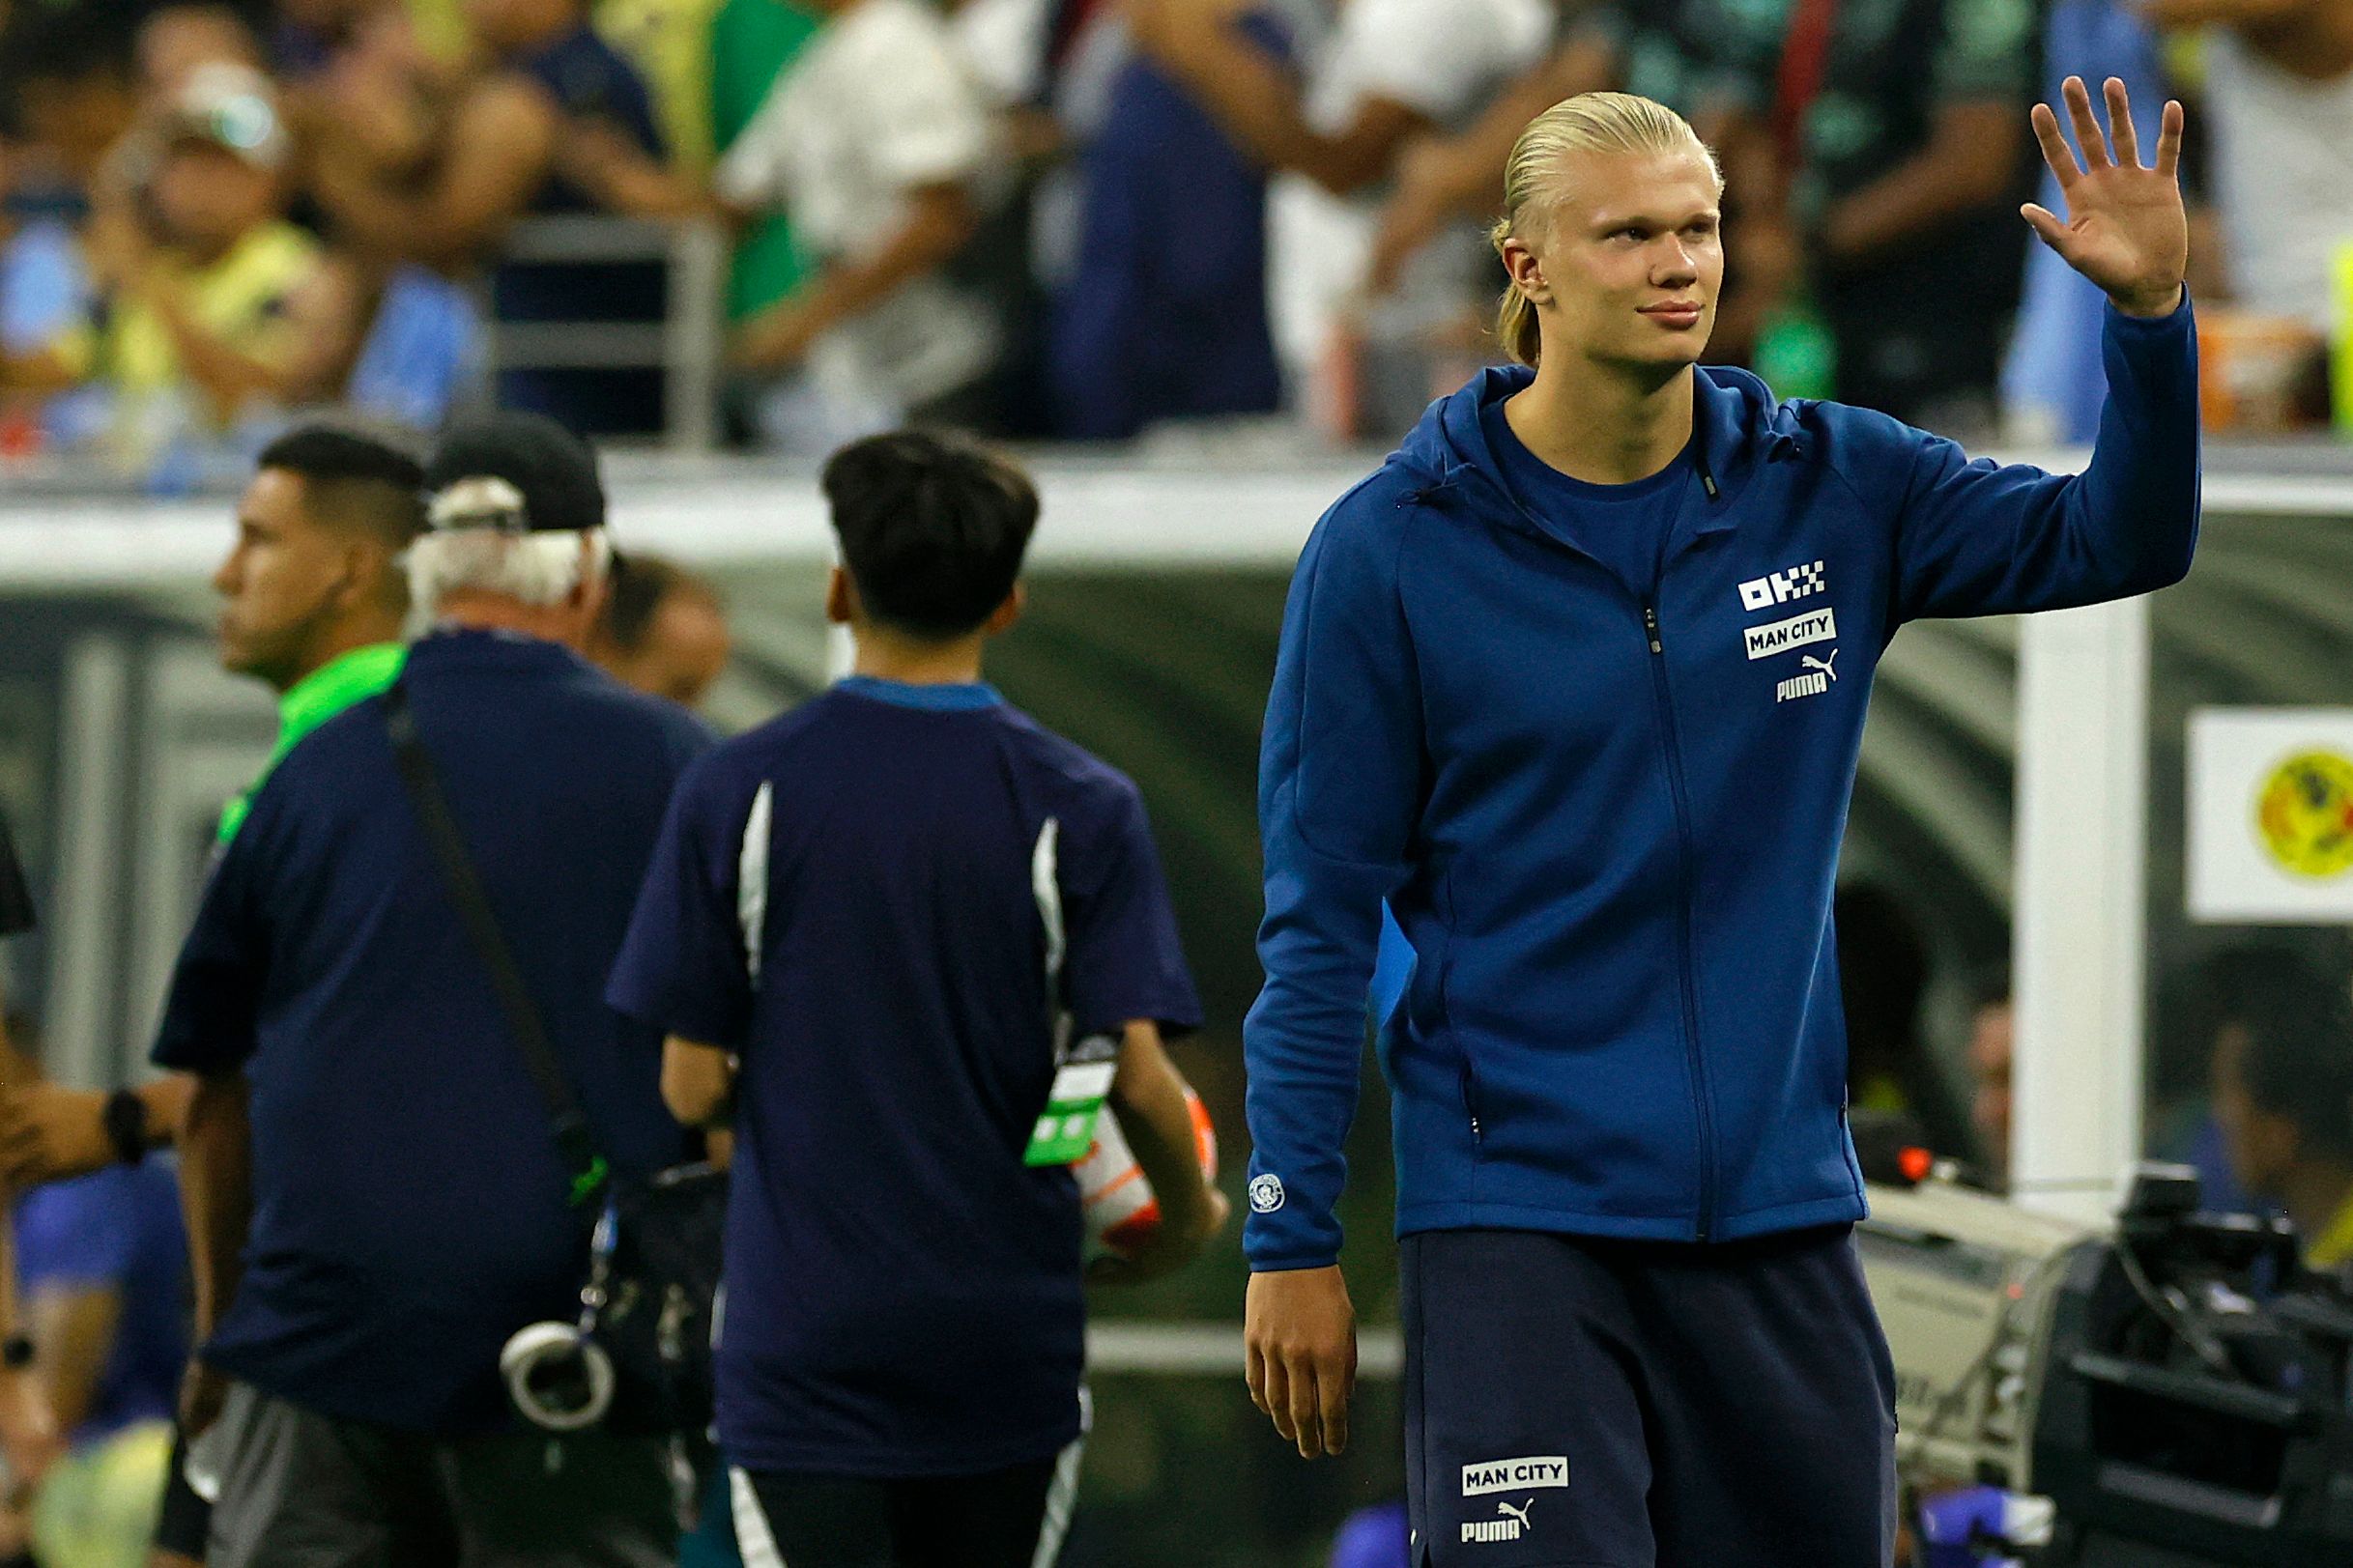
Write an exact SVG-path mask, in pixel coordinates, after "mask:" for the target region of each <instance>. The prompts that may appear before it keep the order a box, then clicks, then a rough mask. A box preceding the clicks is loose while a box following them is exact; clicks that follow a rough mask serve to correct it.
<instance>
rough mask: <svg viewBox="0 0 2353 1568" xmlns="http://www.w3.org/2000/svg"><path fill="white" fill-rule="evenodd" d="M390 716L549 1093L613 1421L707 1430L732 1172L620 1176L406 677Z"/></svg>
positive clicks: (506, 1003) (584, 1323) (453, 888)
mask: <svg viewBox="0 0 2353 1568" xmlns="http://www.w3.org/2000/svg"><path fill="white" fill-rule="evenodd" d="M385 727H386V728H387V730H388V731H389V732H390V735H391V741H392V756H393V760H394V762H395V764H396V765H397V766H398V768H399V770H400V779H401V783H402V784H403V785H405V786H406V787H407V789H408V792H409V799H410V802H411V804H412V805H414V806H415V807H416V816H417V821H418V823H419V825H421V826H422V827H423V829H424V833H425V841H426V842H427V843H429V844H430V845H432V848H433V858H434V860H435V861H436V862H437V863H439V865H440V868H441V872H442V880H443V882H444V884H445V886H446V887H447V889H448V893H449V898H450V901H451V902H452V903H454V904H455V905H456V906H457V912H458V915H459V918H460V919H461V920H462V921H463V922H464V923H465V927H466V934H467V937H468V939H469V940H471V941H472V942H473V947H474V951H475V953H476V954H477V955H479V956H480V958H481V960H482V965H483V967H484V968H485V969H486V970H488V971H489V975H490V982H491V988H492V990H493V991H494V992H496V993H497V996H498V999H499V1011H500V1012H502V1013H503V1014H504V1015H505V1019H506V1027H507V1032H508V1034H509V1035H511V1036H512V1037H513V1039H514V1041H515V1045H516V1048H517V1049H518V1050H520V1051H521V1052H522V1055H523V1063H524V1066H525V1067H526V1068H528V1069H530V1071H531V1081H532V1082H533V1083H534V1084H536V1085H537V1086H538V1090H539V1095H540V1098H542V1099H543V1100H545V1101H546V1102H547V1109H548V1118H549V1123H550V1126H551V1128H552V1131H553V1133H554V1136H555V1140H556V1148H557V1153H558V1155H560V1157H561V1159H562V1161H563V1165H564V1169H565V1172H566V1174H567V1176H568V1178H569V1180H570V1183H571V1192H570V1202H571V1206H572V1208H573V1210H574V1211H575V1212H578V1213H579V1214H580V1215H581V1222H582V1229H583V1230H584V1231H585V1232H588V1234H589V1237H590V1247H589V1262H588V1279H587V1281H586V1282H585V1283H584V1284H583V1286H582V1288H581V1319H580V1331H581V1333H582V1335H583V1336H584V1337H585V1338H587V1339H588V1340H591V1341H593V1342H594V1343H595V1344H597V1345H600V1346H602V1347H603V1349H604V1351H605V1353H606V1354H607V1355H608V1356H610V1357H611V1359H612V1363H613V1369H614V1373H615V1395H614V1402H613V1407H612V1409H613V1414H612V1415H611V1416H609V1417H608V1419H609V1420H611V1421H613V1422H614V1423H615V1424H625V1425H627V1426H630V1427H632V1428H635V1429H638V1430H645V1429H646V1428H648V1427H650V1428H654V1429H658V1430H662V1431H668V1432H675V1433H679V1434H682V1435H684V1436H686V1437H688V1438H690V1439H692V1438H700V1437H701V1436H702V1435H703V1431H704V1430H705V1429H706V1428H707V1427H708V1426H709V1425H710V1420H711V1329H712V1313H713V1309H714V1301H715V1299H716V1297H717V1295H718V1290H719V1267H720V1241H721V1237H722V1235H723V1233H724V1230H725V1225H726V1214H727V1191H728V1180H727V1173H726V1172H725V1171H723V1170H721V1169H719V1168H718V1167H716V1166H714V1165H710V1164H692V1165H676V1166H673V1167H671V1168H670V1169H668V1170H663V1171H657V1172H655V1173H654V1174H653V1175H652V1176H650V1177H646V1178H638V1179H629V1178H623V1177H617V1176H615V1175H614V1173H613V1171H612V1168H611V1166H610V1165H609V1164H608V1163H607V1162H606V1160H605V1157H604V1155H601V1154H599V1153H598V1152H597V1150H596V1147H595V1143H594V1140H593V1138H592V1137H591V1135H590V1133H589V1129H588V1119H587V1118H586V1117H585V1116H583V1115H582V1114H581V1109H580V1102H579V1101H578V1100H577V1099H576V1098H573V1095H572V1089H571V1086H570V1085H569V1084H568V1083H566V1082H565V1081H564V1076H563V1069H562V1067H561V1065H560V1063H559V1062H558V1061H557V1058H556V1051H555V1047H554V1046H553V1045H552V1044H551V1043H550V1042H549V1041H548V1035H547V1028H546V1025H545V1024H544V1023H543V1022H542V1021H541V1019H540V1016H539V1009H538V1006H537V1004H535V1003H534V1002H532V1000H531V992H530V990H529V989H528V988H527V987H526V986H525V985H524V984H523V976H522V973H521V971H519V970H518V969H517V968H516V967H515V960H514V955H513V954H512V953H511V952H510V951H509V950H508V948H507V946H506V938H505V936H504V935H503V934H502V932H501V931H500V929H499V923H498V917H497V916H496V915H495V914H493V913H492V911H491V907H490V901H489V899H488V898H485V897H484V896H483V893H482V885H481V880H480V878H478V877H477V876H476V875H475V874H474V870H473V862H472V860H470V859H469V858H468V857H467V854H466V842H465V840H464V839H463V838H462V837H460V835H459V833H458V828H457V821H456V819H455V818H454V817H452V816H451V815H450V813H449V801H448V797H447V796H446V795H445V793H444V792H443V790H442V786H441V780H440V779H439V778H438V777H437V776H436V775H435V773H434V771H433V760H432V758H431V757H430V756H429V755H426V752H425V748H424V743H423V741H422V740H421V739H420V738H419V736H418V734H417V729H416V713H415V711H414V710H413V709H412V708H411V707H410V705H409V695H408V689H407V685H406V683H405V682H401V681H395V682H393V684H392V686H391V688H390V690H389V691H387V693H386V694H385Z"/></svg>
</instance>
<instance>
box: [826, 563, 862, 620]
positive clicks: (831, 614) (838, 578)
mask: <svg viewBox="0 0 2353 1568" xmlns="http://www.w3.org/2000/svg"><path fill="white" fill-rule="evenodd" d="M857 616H858V585H857V584H854V583H852V582H851V581H850V580H849V573H848V572H847V571H846V570H844V569H843V568H842V567H839V566H836V567H835V568H834V569H833V571H832V572H831V574H829V575H828V576H827V577H826V579H825V620H826V623H827V624H828V625H832V626H847V625H849V624H850V623H851V622H852V621H854V620H856V619H857Z"/></svg>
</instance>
